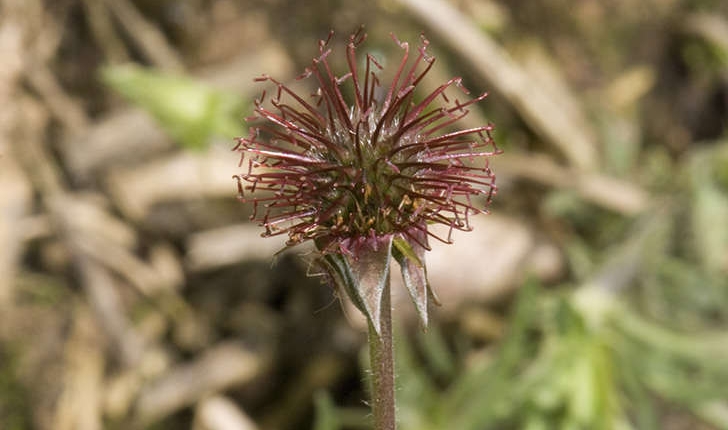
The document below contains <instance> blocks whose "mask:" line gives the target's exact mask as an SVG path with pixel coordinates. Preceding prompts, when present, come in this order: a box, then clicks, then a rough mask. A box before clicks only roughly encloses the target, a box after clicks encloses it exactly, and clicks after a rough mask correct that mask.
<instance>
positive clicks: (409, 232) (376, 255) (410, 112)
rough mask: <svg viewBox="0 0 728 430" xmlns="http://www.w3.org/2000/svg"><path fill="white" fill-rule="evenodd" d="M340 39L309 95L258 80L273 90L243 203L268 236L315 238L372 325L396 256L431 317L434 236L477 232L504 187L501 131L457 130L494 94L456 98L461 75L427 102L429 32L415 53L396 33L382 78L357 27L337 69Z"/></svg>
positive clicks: (317, 65)
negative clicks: (493, 161)
mask: <svg viewBox="0 0 728 430" xmlns="http://www.w3.org/2000/svg"><path fill="white" fill-rule="evenodd" d="M331 36H332V34H330V35H329V38H328V39H327V40H325V41H323V40H322V41H320V43H319V55H318V57H316V58H315V59H314V60H313V62H312V64H311V66H310V67H309V68H307V69H306V71H305V73H304V74H303V75H301V76H300V77H299V78H298V79H313V80H314V81H315V84H316V85H315V86H316V87H317V90H316V91H315V93H314V94H313V95H312V96H311V97H304V96H302V95H299V94H297V93H296V92H295V91H293V90H292V89H291V88H290V87H289V86H287V85H285V84H283V83H281V82H279V81H277V80H276V79H274V78H273V77H270V76H267V75H264V76H262V77H260V78H258V79H257V80H258V81H263V82H269V83H272V84H273V86H275V92H274V95H273V96H272V97H270V96H268V94H267V93H266V92H263V94H262V96H261V97H260V98H259V99H258V100H256V102H255V115H254V116H253V117H251V118H249V121H251V123H252V125H251V127H250V134H249V136H248V137H241V138H238V139H237V145H236V147H235V149H236V150H238V151H240V152H241V154H242V157H241V162H240V163H241V166H243V167H244V168H246V169H247V170H246V171H245V173H242V174H240V175H236V176H235V178H236V179H237V182H238V192H239V199H240V200H241V201H243V202H252V204H253V207H254V213H253V215H252V217H251V218H252V219H254V220H257V221H258V222H260V224H261V226H263V227H264V228H265V232H264V233H263V235H264V236H274V235H279V234H287V235H288V241H287V244H288V245H291V246H292V245H296V244H298V243H301V242H303V241H306V240H313V241H314V243H315V244H316V247H317V248H318V249H319V251H320V252H321V254H322V258H321V260H320V261H321V262H322V264H323V266H324V267H325V268H326V269H327V273H328V274H329V275H330V278H331V279H332V280H333V281H334V282H335V283H336V284H338V285H340V286H343V287H344V288H345V289H346V290H347V291H348V292H349V296H351V297H352V299H353V300H354V303H355V304H357V306H358V307H359V308H360V309H361V310H362V311H363V312H364V313H365V314H366V315H367V317H369V319H370V322H372V323H374V325H375V327H377V326H378V313H379V311H378V306H379V299H381V292H380V291H379V290H380V289H381V288H382V285H383V284H382V283H383V282H384V281H385V279H388V276H389V261H390V257H391V256H394V257H395V259H396V260H397V261H398V262H399V263H400V265H401V266H402V269H403V270H402V272H403V275H404V280H405V284H406V285H407V287H408V289H409V290H410V293H411V295H412V297H413V299H414V301H415V304H416V306H417V308H418V313H419V315H420V317H421V319H422V321H423V323H424V324H426V323H427V296H428V290H429V288H428V286H427V280H426V273H425V265H424V252H425V250H429V249H430V247H429V245H428V237H432V238H435V239H437V240H440V241H443V242H446V243H450V242H451V241H452V240H451V233H452V231H453V230H454V229H457V230H470V229H471V226H470V220H469V218H470V216H471V215H474V214H478V213H482V212H487V209H486V208H487V206H488V204H489V203H490V200H491V198H492V196H493V195H494V193H495V191H496V186H495V175H494V174H493V172H492V171H491V170H490V168H489V166H488V158H489V157H490V156H492V155H494V154H497V153H499V152H500V151H499V150H498V148H497V147H496V145H495V142H494V141H493V139H492V137H491V131H492V130H493V126H492V125H491V124H487V125H484V126H480V127H475V128H468V129H462V130H458V129H456V128H455V126H456V125H457V122H458V121H459V120H460V119H462V118H463V117H464V116H465V115H467V114H468V107H469V106H470V105H472V104H474V103H477V102H479V101H480V100H483V99H484V98H485V97H486V96H487V94H485V93H484V94H482V95H480V96H478V97H475V98H472V99H467V100H465V101H460V100H459V99H457V98H452V96H448V95H446V91H449V90H450V89H451V88H452V87H457V88H459V89H460V90H462V92H464V93H465V94H467V91H466V90H464V88H462V86H461V80H460V78H452V79H450V80H449V81H447V82H445V83H444V84H442V85H440V86H439V87H437V88H435V90H434V91H431V92H429V93H428V94H426V95H425V96H424V97H422V98H418V95H419V94H418V92H419V86H421V82H422V80H423V78H424V77H425V75H426V74H427V73H428V71H429V70H430V69H431V68H432V65H433V63H434V60H435V59H434V57H431V56H429V55H428V53H427V47H428V44H429V42H428V41H427V39H425V38H424V37H422V38H421V43H420V45H419V46H418V48H417V51H416V53H415V55H412V53H411V52H410V46H409V44H408V43H406V42H400V41H399V40H397V39H396V38H395V37H394V36H392V38H393V39H394V41H395V42H396V43H397V44H398V45H399V47H400V48H401V49H402V51H403V55H402V59H401V61H400V62H399V65H398V67H397V68H396V69H395V70H394V74H393V77H392V78H391V81H390V82H389V84H388V85H382V84H381V82H380V79H379V74H380V71H381V70H382V66H381V65H380V63H379V62H378V61H377V60H376V59H375V58H374V56H372V55H371V54H367V55H366V57H365V58H364V61H363V62H362V63H358V62H357V61H358V59H357V48H358V47H359V46H360V45H361V43H362V42H364V40H365V39H366V34H364V33H363V32H362V31H361V30H360V31H359V32H357V33H355V34H353V35H351V36H350V38H349V41H348V44H347V46H346V51H345V58H346V62H347V64H348V71H347V72H346V73H345V74H343V75H340V76H337V75H336V74H334V72H333V71H332V67H331V65H330V63H329V56H330V55H331V52H332V51H331V48H330V47H329V42H330V40H331ZM435 223H439V224H444V225H445V226H447V227H448V228H449V232H450V233H448V234H447V236H446V237H441V236H439V235H436V234H434V233H433V232H431V231H430V230H429V229H428V226H429V225H431V224H435ZM352 277H353V281H352V280H351V279H350V278H352ZM354 284H360V285H354ZM350 289H354V290H356V291H354V292H351V291H349V290H350ZM369 296H372V297H373V298H372V299H370V298H368V297H369Z"/></svg>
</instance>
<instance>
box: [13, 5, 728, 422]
mask: <svg viewBox="0 0 728 430" xmlns="http://www.w3.org/2000/svg"><path fill="white" fill-rule="evenodd" d="M362 24H363V25H365V26H366V30H367V32H368V33H369V39H368V40H367V42H366V44H365V45H364V47H363V48H362V50H361V52H366V51H369V52H372V53H373V54H374V55H376V56H377V58H379V59H380V61H381V62H382V63H383V64H384V65H385V68H386V65H387V64H392V63H396V62H398V61H399V58H400V57H399V56H400V55H401V51H400V49H399V48H398V47H397V46H396V44H395V43H394V42H393V41H392V39H391V37H390V33H391V32H394V33H395V34H396V36H397V37H398V38H399V39H401V40H406V41H409V42H410V43H411V44H416V43H417V42H418V41H419V37H420V34H421V33H423V32H424V33H425V34H426V36H427V38H428V39H429V40H430V41H431V48H432V52H433V53H434V54H435V55H436V56H437V59H438V61H437V62H436V65H435V67H434V69H433V71H432V72H431V73H430V75H428V82H425V83H424V84H423V85H422V86H423V87H428V88H435V87H436V86H437V85H439V84H440V83H442V82H444V81H446V80H447V79H449V78H450V77H452V76H462V77H463V82H464V84H465V86H466V87H467V88H469V89H470V90H471V91H472V93H475V94H479V93H481V92H483V91H488V92H489V93H490V96H489V97H488V98H487V99H486V100H485V101H483V102H482V103H480V104H479V105H478V106H477V107H476V108H474V109H473V111H472V112H471V115H470V116H469V117H468V118H467V124H476V125H480V124H483V123H486V122H489V121H490V122H493V123H495V124H496V134H495V137H496V140H497V142H498V144H499V146H500V147H501V148H503V149H504V150H505V153H504V154H503V155H501V156H498V157H497V158H495V159H492V160H491V161H492V163H491V164H492V166H493V168H494V170H495V172H496V174H497V176H498V186H499V190H498V195H497V196H496V198H495V201H494V204H493V205H492V206H491V212H492V213H491V214H490V215H488V216H479V217H476V218H475V220H474V221H475V224H476V228H475V231H473V232H470V233H466V234H458V235H456V236H455V242H456V243H455V244H454V245H447V246H435V249H433V251H432V252H431V253H430V254H428V257H427V258H428V270H429V274H430V281H431V283H432V285H433V288H434V289H435V290H436V291H437V292H438V293H439V295H440V297H441V299H442V302H443V305H442V306H441V307H438V308H434V309H433V310H432V311H433V314H434V317H433V320H434V321H433V323H432V326H431V327H430V329H429V330H428V331H427V332H423V331H422V330H421V329H420V328H419V327H418V326H417V323H416V319H415V318H414V312H413V306H412V305H411V303H409V299H408V297H407V294H406V293H404V292H403V290H402V288H398V287H397V285H399V284H397V283H396V282H395V295H396V297H395V299H394V300H395V320H396V322H397V325H398V327H399V331H398V338H397V342H396V344H397V360H398V386H399V389H398V402H399V404H398V413H399V419H400V422H401V425H400V427H401V429H402V430H441V429H457V430H483V429H529V430H541V429H544V430H546V429H669V430H682V429H699V430H700V429H705V430H707V429H728V331H727V329H728V135H727V133H726V130H727V129H728V3H726V2H724V1H721V0H692V1H688V0H683V1H681V0H608V1H601V0H580V1H574V0H572V1H567V0H547V1H542V2H532V1H524V0H515V1H505V0H499V1H496V0H494V1H488V0H457V1H447V0H419V1H418V0H397V1H391V2H387V1H380V2H359V1H353V0H314V1H309V2H302V1H288V0H270V1H263V2H256V1H246V0H0V106H2V108H0V428H2V429H5V430H19V429H53V430H65V429H68V430H71V429H80V430H93V429H195V430H252V429H259V430H294V429H315V430H342V429H366V428H369V427H368V423H369V421H368V419H369V416H368V409H367V407H366V404H365V399H366V398H367V393H366V380H367V373H366V371H365V369H364V367H363V365H362V363H366V359H365V357H364V356H363V354H364V350H365V348H364V345H365V340H366V339H365V334H364V330H362V323H361V320H360V319H358V318H357V316H356V313H355V312H354V311H352V309H351V308H350V307H349V306H348V305H346V304H343V306H340V300H339V298H338V296H337V294H336V292H335V291H332V290H331V288H329V287H328V286H326V285H323V284H322V283H321V281H320V279H318V278H316V277H311V276H308V264H307V262H306V258H305V253H306V252H307V251H308V250H309V249H307V248H306V247H305V246H303V247H301V248H300V249H293V250H290V251H286V252H283V253H281V254H279V255H277V256H276V257H275V258H274V254H275V253H276V252H277V251H279V250H280V249H281V248H282V246H283V239H280V240H277V239H275V238H271V239H262V238H260V237H259V235H260V232H261V230H260V228H259V227H257V226H256V225H254V224H252V223H249V222H248V216H249V215H250V211H251V208H250V207H247V206H245V205H243V204H241V203H239V202H237V201H236V193H237V190H236V187H235V182H234V180H233V179H232V175H234V174H236V173H239V170H240V169H239V168H238V161H239V154H237V153H235V152H232V151H231V149H232V148H233V146H234V142H233V137H235V136H240V135H244V134H245V133H246V128H245V122H244V118H245V117H246V116H248V115H250V113H251V112H252V109H251V106H252V101H253V100H254V99H255V97H257V96H259V94H260V93H261V91H262V90H263V89H264V86H261V85H259V84H256V83H254V82H253V78H254V77H256V76H259V75H261V74H264V73H266V74H270V75H272V76H274V77H276V78H277V79H279V80H281V81H283V82H293V80H294V78H295V77H296V76H297V75H299V74H300V73H301V72H302V71H303V69H304V68H305V67H306V66H308V65H309V64H310V61H311V58H313V57H314V56H315V55H316V53H317V45H316V44H317V41H318V40H319V39H322V38H324V39H325V38H326V37H327V35H328V33H329V31H330V30H331V29H333V30H335V32H336V35H335V37H334V39H333V49H334V50H335V52H336V51H338V52H341V50H342V49H343V47H344V45H343V43H344V42H345V41H346V40H347V36H348V34H350V33H351V32H353V31H355V30H356V29H357V28H358V27H359V26H360V25H362ZM332 58H334V62H335V63H336V67H338V70H339V71H341V70H343V67H344V66H345V63H344V57H343V56H342V55H341V54H338V53H337V54H335V55H334V56H333V57H332ZM295 85H303V84H301V83H297V84H295ZM305 91H308V89H305ZM305 91H304V94H305V93H306V92H305ZM467 124H466V125H467ZM433 245H437V244H433ZM302 254H303V256H302Z"/></svg>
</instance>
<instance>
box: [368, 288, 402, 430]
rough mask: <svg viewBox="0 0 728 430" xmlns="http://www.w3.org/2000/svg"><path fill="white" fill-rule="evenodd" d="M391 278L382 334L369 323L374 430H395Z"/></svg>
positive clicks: (383, 311) (384, 301)
mask: <svg viewBox="0 0 728 430" xmlns="http://www.w3.org/2000/svg"><path fill="white" fill-rule="evenodd" d="M389 287H390V285H389V278H387V283H386V285H385V287H384V292H383V294H382V314H381V329H380V332H381V334H377V331H376V330H375V329H374V326H373V325H372V324H371V322H370V323H369V356H370V360H371V371H372V375H371V378H372V389H371V393H372V394H371V395H372V415H373V416H374V429H375V430H395V429H396V427H397V426H396V422H395V407H394V348H393V342H392V303H391V298H390V292H389V290H390V288H389Z"/></svg>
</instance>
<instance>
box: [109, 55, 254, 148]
mask: <svg viewBox="0 0 728 430" xmlns="http://www.w3.org/2000/svg"><path fill="white" fill-rule="evenodd" d="M101 77H102V80H103V81H104V83H106V84H107V85H108V86H110V87H111V88H113V89H114V90H115V91H117V92H118V93H120V94H121V95H123V96H124V97H125V98H126V99H128V100H129V101H130V102H132V103H134V104H135V105H137V106H139V107H140V108H142V109H144V110H146V111H147V112H148V113H149V114H150V115H151V116H152V117H154V119H155V120H157V122H158V123H159V124H160V126H162V128H164V130H165V131H166V132H167V133H169V134H170V135H171V136H172V137H173V138H174V139H175V140H176V141H178V142H179V143H180V144H181V145H183V146H184V147H185V148H188V149H195V150H201V149H205V148H207V146H208V145H209V142H210V140H211V138H212V137H214V136H223V137H225V138H230V137H232V136H239V135H240V134H242V131H243V129H242V126H241V121H240V117H241V116H242V113H243V106H244V103H243V100H242V98H241V97H239V96H237V95H235V94H230V93H225V92H223V91H219V90H217V89H214V88H212V87H210V86H208V85H206V84H204V83H202V82H199V81H196V80H194V79H191V78H188V77H185V76H175V75H168V74H164V73H161V72H158V71H155V70H152V69H146V68H143V67H140V66H137V65H132V64H129V65H123V66H111V67H106V68H103V69H102V70H101Z"/></svg>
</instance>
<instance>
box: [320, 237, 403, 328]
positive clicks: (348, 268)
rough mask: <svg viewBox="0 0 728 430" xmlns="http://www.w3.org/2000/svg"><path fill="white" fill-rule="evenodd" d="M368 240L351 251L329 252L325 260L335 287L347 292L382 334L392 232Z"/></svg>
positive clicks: (324, 257) (355, 304)
mask: <svg viewBox="0 0 728 430" xmlns="http://www.w3.org/2000/svg"><path fill="white" fill-rule="evenodd" d="M367 242H369V241H367ZM367 242H365V243H364V244H359V245H358V246H357V247H356V249H355V250H354V251H353V252H352V255H349V254H341V253H329V254H325V255H324V256H323V259H322V261H323V263H324V266H325V268H326V269H328V273H329V275H330V277H331V279H332V281H333V282H334V283H335V284H336V287H337V288H338V289H339V290H340V291H344V292H346V295H347V296H349V298H350V299H351V301H352V303H354V306H356V308H357V309H359V310H360V311H361V312H362V313H363V314H364V316H365V317H366V318H367V320H368V321H369V323H370V324H371V325H372V326H373V327H374V329H375V330H376V332H377V334H381V314H382V294H384V290H385V287H386V286H387V283H388V282H389V271H390V260H391V257H392V236H391V235H390V236H384V237H379V238H376V239H375V241H374V242H373V243H372V242H369V243H367Z"/></svg>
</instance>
